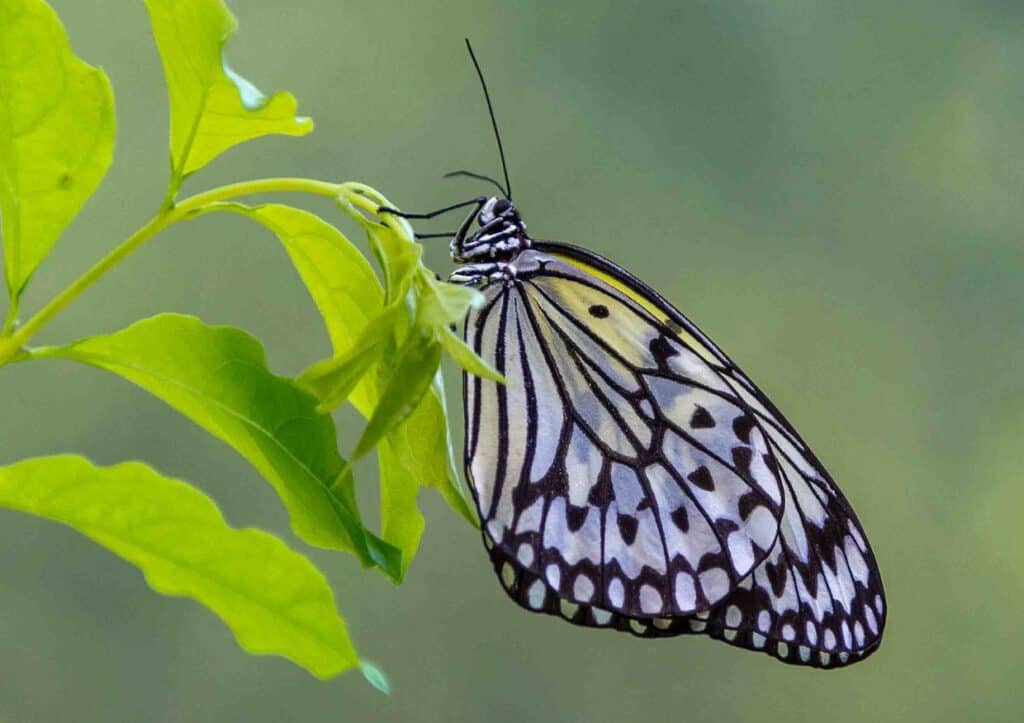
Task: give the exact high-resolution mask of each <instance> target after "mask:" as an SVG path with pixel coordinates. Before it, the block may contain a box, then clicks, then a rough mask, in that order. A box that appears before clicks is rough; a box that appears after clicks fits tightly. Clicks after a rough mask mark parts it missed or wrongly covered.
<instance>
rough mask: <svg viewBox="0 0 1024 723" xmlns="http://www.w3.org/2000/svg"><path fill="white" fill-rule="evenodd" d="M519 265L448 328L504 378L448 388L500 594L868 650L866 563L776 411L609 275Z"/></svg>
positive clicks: (643, 297) (574, 610) (869, 568)
mask: <svg viewBox="0 0 1024 723" xmlns="http://www.w3.org/2000/svg"><path fill="white" fill-rule="evenodd" d="M520 259H521V262H520V261H519V260H517V266H518V267H519V268H520V272H519V276H518V278H517V279H514V280H512V281H509V282H507V283H505V284H492V285H490V286H488V287H486V288H485V289H484V294H485V297H486V299H487V303H486V304H485V305H484V306H483V307H482V308H481V309H479V310H476V311H473V312H471V313H470V315H469V317H468V319H467V322H466V338H467V341H468V343H469V344H470V345H471V346H472V347H473V348H474V349H475V350H476V351H477V353H479V354H480V355H481V356H483V357H484V358H485V359H486V360H487V361H489V362H491V363H492V364H493V365H494V366H495V367H496V368H498V369H499V370H500V371H502V373H503V374H504V375H505V377H506V379H507V380H508V384H507V385H506V386H499V385H496V384H494V383H492V382H489V381H484V380H481V379H479V378H475V377H466V380H465V385H466V393H465V403H466V413H467V421H468V423H467V434H466V460H467V470H468V472H469V478H470V482H471V486H472V489H473V493H474V497H475V499H476V502H477V506H478V511H479V513H480V517H481V521H482V524H483V530H484V536H485V543H486V544H487V546H488V549H490V551H491V557H492V561H493V563H494V565H495V571H496V572H497V573H498V575H499V577H501V579H502V581H503V584H504V586H505V588H506V590H507V591H508V593H509V594H510V595H511V596H512V597H513V598H514V599H516V600H517V602H519V603H520V604H521V605H523V606H524V607H527V608H528V609H531V610H534V611H541V612H547V613H550V614H553V615H559V616H561V617H563V618H566V619H567V620H570V621H571V622H573V623H576V624H580V625H591V626H596V627H612V628H615V629H619V630H624V631H628V632H631V633H633V634H634V635H641V636H645V637H656V636H657V637H660V636H667V635H679V634H691V633H701V634H707V635H711V636H712V637H716V638H719V639H722V640H724V641H726V642H729V643H731V644H733V645H739V646H742V647H746V648H750V649H756V650H763V651H765V652H769V653H771V654H773V655H775V656H776V657H779V658H781V659H783V660H786V661H787V662H793V663H798V664H805V665H814V666H818V667H833V666H837V665H843V664H847V663H849V662H851V661H853V660H857V659H859V658H861V657H863V656H865V655H867V654H869V653H870V652H872V651H873V650H874V649H875V648H876V647H877V645H878V641H879V639H880V636H881V633H882V629H883V627H884V619H885V603H884V593H883V592H882V587H881V580H880V578H879V576H878V571H877V567H876V564H875V561H874V557H873V555H872V553H871V551H870V549H869V547H868V546H867V542H866V538H865V536H864V533H863V531H862V530H861V529H860V527H859V523H858V522H857V520H856V517H855V516H854V514H853V512H852V510H851V509H850V507H849V505H848V504H847V502H846V500H845V499H844V498H843V496H842V494H841V493H840V492H839V490H838V489H837V488H836V486H835V484H834V483H833V482H832V481H831V479H830V478H829V477H828V474H827V473H826V472H825V471H824V469H823V468H822V467H821V464H820V463H819V462H818V461H817V459H816V458H815V457H814V456H813V454H812V453H811V452H810V450H809V449H807V447H806V445H805V444H804V443H803V441H802V440H801V439H800V438H799V436H798V435H797V434H796V432H795V431H793V429H792V428H791V427H790V426H789V424H788V422H786V420H785V419H784V418H783V417H782V415H781V414H779V413H778V412H777V411H776V410H775V409H774V407H773V406H772V405H771V403H770V402H769V401H768V400H767V399H766V398H765V397H764V395H763V394H761V392H759V391H758V390H757V388H756V387H754V385H753V384H752V383H751V382H750V381H749V379H747V377H746V376H745V375H743V374H742V372H740V371H739V370H738V368H737V367H736V366H735V365H734V364H733V363H732V362H731V361H730V360H729V359H728V358H727V357H726V356H725V355H724V353H722V352H721V350H719V349H718V348H717V347H716V346H715V345H714V344H713V343H712V342H711V341H710V340H709V339H708V338H707V337H706V336H705V335H704V334H703V333H702V332H701V331H700V330H699V329H698V328H697V327H696V326H694V325H693V324H692V323H691V322H689V321H688V320H687V319H686V318H685V317H683V316H682V314H680V313H679V312H678V311H676V310H675V309H674V308H672V307H671V306H669V305H668V304H667V302H664V300H662V299H660V297H657V295H656V294H653V292H649V290H647V289H646V287H642V285H640V284H639V282H636V281H635V280H633V279H632V277H629V276H628V275H627V274H625V272H622V271H621V270H616V274H617V275H616V276H614V279H615V281H616V283H617V284H618V285H617V286H613V285H612V284H611V283H609V282H608V281H607V279H608V278H609V276H608V274H609V272H608V271H606V270H605V271H602V272H595V273H588V272H587V270H586V269H587V267H586V266H584V265H583V264H582V263H578V259H577V260H573V261H572V263H567V262H566V261H564V260H562V258H561V257H560V256H556V255H551V254H547V253H543V252H541V251H528V252H523V253H521V254H520ZM523 270H528V271H526V272H524V271H523ZM623 289H628V290H630V293H631V294H635V295H636V298H634V297H633V296H631V295H630V294H627V293H625V292H624V290H623Z"/></svg>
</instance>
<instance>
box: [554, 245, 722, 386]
mask: <svg viewBox="0 0 1024 723" xmlns="http://www.w3.org/2000/svg"><path fill="white" fill-rule="evenodd" d="M549 253H551V252H549ZM551 255H552V256H554V257H555V258H557V259H558V260H559V261H564V262H565V263H567V264H571V265H572V266H575V267H576V268H578V269H580V270H581V271H585V272H586V273H588V274H590V275H591V276H594V277H596V278H598V279H600V280H601V281H603V282H604V283H606V284H608V286H610V287H612V288H613V289H615V290H616V291H618V292H619V293H620V294H622V295H623V296H625V297H627V298H629V299H632V300H633V301H634V302H636V303H637V304H639V305H640V307H642V308H643V309H645V310H646V311H647V312H648V313H649V314H650V315H651V316H653V317H654V318H655V319H659V320H660V321H661V322H662V323H664V324H665V327H666V329H667V330H669V331H671V332H673V333H674V334H675V336H676V337H677V338H678V339H679V340H680V341H682V342H683V343H684V344H686V345H687V346H689V347H690V348H691V349H693V350H694V351H695V352H697V353H698V354H699V355H700V356H702V357H703V358H704V360H705V361H707V362H708V363H710V364H712V365H713V366H716V367H717V366H720V365H721V362H720V361H719V360H718V357H716V356H715V355H714V353H713V352H712V351H711V350H710V349H708V348H707V346H705V345H704V343H703V342H701V341H700V340H699V339H697V338H696V337H695V336H694V335H693V334H691V333H690V332H688V331H687V330H686V329H684V328H682V327H681V326H680V325H679V324H678V323H676V322H675V321H674V320H673V319H669V318H667V317H666V316H665V312H664V311H663V310H662V309H661V308H660V307H659V306H658V305H657V304H655V303H654V302H653V301H651V300H650V299H649V298H647V297H646V296H644V295H643V294H641V293H640V292H639V291H638V290H637V289H634V288H633V287H631V286H629V285H628V284H626V283H624V282H623V281H622V280H621V279H619V278H618V277H616V276H613V275H611V274H609V273H608V272H606V271H603V270H601V269H599V268H596V267H594V266H591V265H590V264H588V263H586V262H584V261H581V260H579V259H576V258H573V257H571V256H563V255H562V254H559V253H551Z"/></svg>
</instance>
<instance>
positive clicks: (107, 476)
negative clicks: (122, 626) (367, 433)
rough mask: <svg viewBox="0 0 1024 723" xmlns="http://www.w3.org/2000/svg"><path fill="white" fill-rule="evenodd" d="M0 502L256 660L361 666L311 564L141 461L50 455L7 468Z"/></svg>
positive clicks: (328, 672)
mask: <svg viewBox="0 0 1024 723" xmlns="http://www.w3.org/2000/svg"><path fill="white" fill-rule="evenodd" d="M0 505H2V506H4V507H8V508H10V509H13V510H18V511H20V512H26V513H29V514H32V515H36V516H39V517H44V518H46V519H50V520H55V521H57V522H61V523H63V524H65V525H68V526H69V527H71V528H73V529H75V530H77V531H78V532H81V533H82V534H83V535H85V536H87V537H89V538H91V539H92V540H94V541H96V542H98V543H99V544H100V545H103V546H104V547H106V548H107V549H108V550H110V551H111V552H113V553H114V554H116V555H118V556H119V557H122V558H124V559H125V560H127V561H128V562H130V563H132V564H134V565H136V566H137V567H138V568H140V569H141V570H142V572H143V574H144V575H145V576H146V582H147V583H149V586H150V587H152V588H153V589H154V590H156V591H157V592H160V593H163V594H164V595H175V596H184V597H190V598H193V599H194V600H196V601H197V602H199V603H200V604H202V605H204V606H205V607H207V608H209V609H210V610H211V611H213V612H214V613H215V614H216V615H217V616H219V617H220V618H221V619H222V620H223V621H224V622H225V623H226V624H227V626H228V627H229V628H231V631H232V632H233V633H234V634H235V638H237V640H238V644H239V645H240V646H241V647H242V648H243V649H245V650H247V651H248V652H250V653H270V654H275V655H281V656H283V657H285V658H288V659H289V660H291V661H292V662H294V663H296V664H298V665H300V666H302V667H303V668H305V669H306V670H308V671H309V672H310V673H312V674H313V675H315V676H317V677H318V678H330V677H332V676H334V675H337V674H338V673H340V672H342V671H344V670H347V669H349V668H352V667H353V666H356V665H359V658H358V656H357V655H356V651H355V649H354V648H353V647H352V643H351V641H350V640H349V637H348V632H347V631H346V629H345V623H344V621H342V619H341V617H339V615H338V611H337V609H336V608H335V604H334V595H333V593H332V592H331V588H330V587H329V586H328V584H327V581H326V580H325V579H324V577H323V575H322V574H321V573H320V571H319V570H317V568H316V567H315V566H314V565H313V563H312V562H310V561H309V560H308V559H307V558H305V557H303V556H302V555H300V554H298V553H297V552H294V551H292V550H291V549H289V548H288V546H287V545H285V544H284V543H283V542H282V541H281V540H279V539H277V538H276V537H274V536H273V535H270V534H268V533H266V532H263V531H261V530H254V529H246V530H238V529H234V528H232V527H230V526H228V524H227V523H226V522H225V521H224V518H223V517H222V516H221V513H220V510H218V509H217V506H216V504H214V502H213V500H211V499H210V498H209V497H207V496H206V495H204V494H203V493H201V492H200V491H199V490H197V489H195V488H194V487H191V486H190V485H188V484H186V483H184V482H182V481H180V480H175V479H171V478H169V477H164V476H163V475H160V474H158V473H157V472H155V471H154V470H152V469H151V468H149V467H147V466H146V465H144V464H140V463H138V462H128V463H124V464H119V465H116V466H114V467H96V466H94V465H93V464H92V463H91V462H89V461H88V460H86V459H84V458H82V457H77V456H73V455H63V456H58V457H44V458H40V459H31V460H26V461H24V462H19V463H17V464H14V465H11V466H9V467H0ZM371 682H373V681H372V680H371ZM374 684H375V685H376V683H374Z"/></svg>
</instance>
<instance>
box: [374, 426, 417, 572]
mask: <svg viewBox="0 0 1024 723" xmlns="http://www.w3.org/2000/svg"><path fill="white" fill-rule="evenodd" d="M392 444H393V443H392V440H391V439H390V438H388V437H385V438H384V439H382V440H380V442H378V443H377V466H378V467H379V468H380V534H381V537H383V538H384V539H385V540H387V541H388V542H390V543H391V544H392V545H394V546H395V547H397V548H398V549H399V550H401V551H402V562H403V563H404V564H403V566H402V574H403V576H404V574H405V571H406V570H407V569H408V567H409V563H411V562H412V560H413V558H414V557H415V556H416V550H417V548H418V547H419V544H420V538H421V537H422V536H423V528H424V527H425V524H426V523H425V522H424V520H423V515H422V514H421V513H420V510H419V507H418V506H417V504H416V498H417V496H418V495H419V491H420V481H419V479H418V477H417V475H416V473H415V472H414V471H413V470H410V469H409V468H408V467H406V465H404V464H403V463H402V460H401V459H400V458H399V456H398V454H397V453H396V452H395V450H394V448H393V446H392Z"/></svg>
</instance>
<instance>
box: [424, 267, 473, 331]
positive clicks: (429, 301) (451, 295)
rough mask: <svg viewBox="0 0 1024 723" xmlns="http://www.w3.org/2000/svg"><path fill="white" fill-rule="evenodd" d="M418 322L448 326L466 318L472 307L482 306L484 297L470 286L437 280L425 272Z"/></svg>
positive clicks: (438, 326)
mask: <svg viewBox="0 0 1024 723" xmlns="http://www.w3.org/2000/svg"><path fill="white" fill-rule="evenodd" d="M418 291H419V300H418V302H419V303H418V308H417V319H416V321H417V323H418V324H420V325H422V326H429V327H432V328H445V329H446V328H448V327H449V326H450V325H451V324H459V323H461V322H462V320H463V319H465V318H466V314H467V313H468V312H469V310H470V308H471V307H475V306H480V304H482V303H483V300H484V297H483V294H481V293H480V292H479V291H477V290H476V289H474V288H472V287H470V286H460V285H458V284H449V283H447V282H444V281H436V280H435V279H434V278H433V277H432V276H430V275H429V274H427V273H424V274H423V275H422V276H421V283H420V286H419V289H418Z"/></svg>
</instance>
